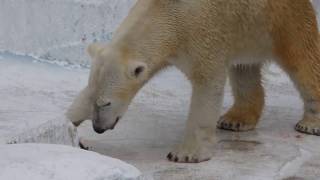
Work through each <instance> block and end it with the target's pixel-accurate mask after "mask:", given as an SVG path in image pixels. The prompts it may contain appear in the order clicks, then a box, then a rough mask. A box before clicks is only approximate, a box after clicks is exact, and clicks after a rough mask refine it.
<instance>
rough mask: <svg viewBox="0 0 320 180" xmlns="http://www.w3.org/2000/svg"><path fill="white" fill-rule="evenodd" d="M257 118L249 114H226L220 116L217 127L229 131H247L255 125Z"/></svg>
mask: <svg viewBox="0 0 320 180" xmlns="http://www.w3.org/2000/svg"><path fill="white" fill-rule="evenodd" d="M256 124H257V119H256V118H253V117H251V116H247V117H245V116H239V115H233V114H232V115H230V114H226V115H224V116H222V117H221V118H220V120H219V121H218V123H217V128H219V129H224V130H231V131H249V130H252V129H254V128H255V127H256Z"/></svg>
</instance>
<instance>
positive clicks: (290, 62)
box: [277, 34, 320, 136]
mask: <svg viewBox="0 0 320 180" xmlns="http://www.w3.org/2000/svg"><path fill="white" fill-rule="evenodd" d="M305 36H309V37H307V38H305V39H303V38H301V40H302V41H298V42H296V43H291V44H290V45H288V46H282V47H286V48H282V49H278V51H277V52H278V55H279V56H280V60H279V63H280V64H281V65H282V67H283V69H284V70H286V72H287V73H288V74H289V76H290V77H291V79H292V80H293V82H294V83H295V85H296V87H297V89H298V90H299V92H300V94H301V97H302V99H303V101H304V115H303V119H302V120H301V121H300V122H299V123H298V124H297V125H296V126H295V129H296V130H297V131H299V132H302V133H306V134H312V135H318V136H320V48H319V47H320V46H319V43H318V37H310V36H311V35H310V34H305ZM298 39H299V38H298ZM297 43H299V44H297ZM303 43H305V44H304V45H303Z"/></svg>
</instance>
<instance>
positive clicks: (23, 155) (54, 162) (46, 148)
mask: <svg viewBox="0 0 320 180" xmlns="http://www.w3.org/2000/svg"><path fill="white" fill-rule="evenodd" d="M0 154H1V155H3V156H1V157H0V179H1V180H9V179H10V180H23V179H32V180H66V179H70V180H134V179H138V177H139V176H140V172H139V170H138V169H136V168H135V167H133V166H131V165H129V164H126V163H124V162H122V161H120V160H117V159H113V158H110V157H106V156H102V155H99V154H98V153H94V152H89V151H84V150H80V149H77V148H71V147H68V146H62V145H44V144H43V145H41V144H19V145H0Z"/></svg>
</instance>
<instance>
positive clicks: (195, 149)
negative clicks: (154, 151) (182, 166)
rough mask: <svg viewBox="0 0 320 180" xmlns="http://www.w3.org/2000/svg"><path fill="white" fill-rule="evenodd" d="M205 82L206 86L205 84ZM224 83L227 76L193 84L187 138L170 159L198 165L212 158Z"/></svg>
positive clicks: (170, 154)
mask: <svg viewBox="0 0 320 180" xmlns="http://www.w3.org/2000/svg"><path fill="white" fill-rule="evenodd" d="M204 82H205V83H204ZM224 84H225V75H224V73H221V74H218V75H217V76H216V77H214V78H210V79H208V80H206V81H204V80H203V79H202V80H201V82H200V83H198V82H197V81H196V82H192V86H193V92H192V99H191V107H190V112H189V117H188V121H187V128H186V135H185V138H184V140H183V142H182V143H181V144H179V145H177V146H176V147H175V148H174V150H173V151H172V152H170V153H169V154H168V156H167V158H168V159H169V160H170V161H174V162H180V163H199V162H202V161H207V160H209V159H210V158H211V156H212V153H211V148H210V146H211V145H212V144H214V142H215V138H214V133H215V127H216V123H217V120H218V118H219V114H220V108H221V105H222V99H223V89H224Z"/></svg>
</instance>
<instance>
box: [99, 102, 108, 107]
mask: <svg viewBox="0 0 320 180" xmlns="http://www.w3.org/2000/svg"><path fill="white" fill-rule="evenodd" d="M108 106H111V102H108V103H106V104H103V105H101V106H100V107H108Z"/></svg>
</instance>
